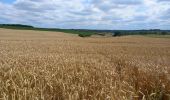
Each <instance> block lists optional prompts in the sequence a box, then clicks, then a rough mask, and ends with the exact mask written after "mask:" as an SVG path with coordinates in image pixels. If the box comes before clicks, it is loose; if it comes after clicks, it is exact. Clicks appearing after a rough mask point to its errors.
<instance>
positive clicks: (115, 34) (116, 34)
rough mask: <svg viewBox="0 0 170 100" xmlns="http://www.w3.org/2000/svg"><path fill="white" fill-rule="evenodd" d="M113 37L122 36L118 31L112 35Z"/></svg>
mask: <svg viewBox="0 0 170 100" xmlns="http://www.w3.org/2000/svg"><path fill="white" fill-rule="evenodd" d="M112 36H114V37H116V36H121V32H119V31H116V32H114V33H113V35H112Z"/></svg>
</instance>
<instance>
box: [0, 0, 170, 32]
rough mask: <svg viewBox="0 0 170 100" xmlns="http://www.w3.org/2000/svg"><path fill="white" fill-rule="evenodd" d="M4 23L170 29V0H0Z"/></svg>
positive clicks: (99, 27) (83, 27) (0, 11)
mask: <svg viewBox="0 0 170 100" xmlns="http://www.w3.org/2000/svg"><path fill="white" fill-rule="evenodd" d="M0 23H8V24H9V23H12V24H16V23H17V24H27V25H33V26H37V27H53V28H79V29H80V28H81V29H158V28H159V29H170V0H0Z"/></svg>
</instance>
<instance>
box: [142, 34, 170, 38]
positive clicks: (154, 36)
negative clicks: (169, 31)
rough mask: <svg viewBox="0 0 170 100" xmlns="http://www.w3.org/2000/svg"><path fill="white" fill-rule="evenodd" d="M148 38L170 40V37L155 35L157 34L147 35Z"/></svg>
mask: <svg viewBox="0 0 170 100" xmlns="http://www.w3.org/2000/svg"><path fill="white" fill-rule="evenodd" d="M145 36H147V37H153V38H170V35H155V34H150V35H145Z"/></svg>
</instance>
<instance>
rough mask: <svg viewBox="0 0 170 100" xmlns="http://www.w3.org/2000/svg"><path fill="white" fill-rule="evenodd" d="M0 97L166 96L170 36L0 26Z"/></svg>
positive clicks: (167, 99)
mask: <svg viewBox="0 0 170 100" xmlns="http://www.w3.org/2000/svg"><path fill="white" fill-rule="evenodd" d="M0 100H170V39H168V38H151V37H144V36H123V37H115V38H112V37H107V38H106V37H89V38H80V37H78V36H76V35H72V34H66V33H60V32H45V31H44V32H43V31H26V30H9V29H0Z"/></svg>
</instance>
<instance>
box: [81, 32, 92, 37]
mask: <svg viewBox="0 0 170 100" xmlns="http://www.w3.org/2000/svg"><path fill="white" fill-rule="evenodd" d="M79 36H80V37H90V36H91V34H86V33H80V34H79Z"/></svg>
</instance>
